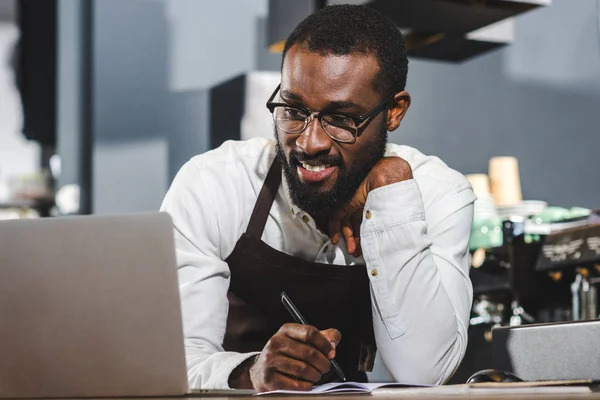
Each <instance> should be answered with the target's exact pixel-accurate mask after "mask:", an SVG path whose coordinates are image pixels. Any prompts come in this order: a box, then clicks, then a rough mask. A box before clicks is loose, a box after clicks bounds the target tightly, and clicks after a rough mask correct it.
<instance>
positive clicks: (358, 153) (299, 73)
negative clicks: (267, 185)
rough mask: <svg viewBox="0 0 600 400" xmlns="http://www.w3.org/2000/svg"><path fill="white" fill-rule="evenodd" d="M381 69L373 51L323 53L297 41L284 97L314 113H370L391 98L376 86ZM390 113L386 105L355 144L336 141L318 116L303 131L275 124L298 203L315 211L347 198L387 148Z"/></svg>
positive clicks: (323, 210)
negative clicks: (329, 134)
mask: <svg viewBox="0 0 600 400" xmlns="http://www.w3.org/2000/svg"><path fill="white" fill-rule="evenodd" d="M378 71H379V65H378V64H377V60H376V59H375V58H374V57H372V56H369V55H365V54H362V53H352V54H349V55H345V56H333V55H319V54H317V53H312V52H310V51H308V50H307V49H305V48H303V47H302V46H298V45H294V46H293V47H291V48H290V50H289V51H288V53H287V54H286V57H285V61H284V64H283V68H282V78H281V92H280V97H281V102H284V103H287V104H289V105H294V106H301V107H304V108H307V109H309V110H310V111H312V112H315V111H326V112H343V113H347V114H350V115H356V116H360V115H364V114H366V113H367V112H369V111H370V110H371V109H372V108H374V107H375V106H376V105H378V104H379V103H380V102H381V101H382V100H383V98H384V97H385V96H383V95H382V94H381V93H378V92H376V91H375V89H374V88H373V81H374V79H375V77H376V74H377V72H378ZM386 96H387V94H386ZM276 101H279V100H276ZM386 118H387V111H386V110H383V111H382V112H381V113H380V114H378V115H377V116H376V117H374V118H373V119H372V120H371V122H370V123H369V124H368V126H367V127H366V128H365V129H363V130H362V133H361V135H360V136H359V137H358V138H357V139H356V142H355V143H354V144H343V143H337V142H335V141H334V140H332V139H331V138H330V137H329V136H327V134H326V133H325V131H324V130H323V128H322V126H321V124H320V123H319V121H318V120H316V119H315V120H313V121H312V122H311V123H310V124H309V125H308V127H307V128H306V129H305V130H304V131H303V132H301V133H298V134H289V133H285V132H282V131H280V130H278V129H277V128H275V135H276V139H277V156H278V157H279V159H280V161H281V163H282V166H283V170H284V175H285V177H286V180H287V183H288V186H289V190H290V197H291V199H292V201H293V202H294V204H296V205H297V206H298V207H300V208H301V209H303V210H304V211H306V212H308V213H310V214H311V215H313V216H315V215H322V214H327V213H331V212H333V211H335V210H336V209H338V208H339V207H341V206H343V205H344V204H345V203H347V202H348V201H349V200H350V199H351V198H352V196H353V195H354V193H355V192H356V190H357V189H358V186H359V185H360V184H361V182H362V181H363V180H364V179H365V178H366V176H367V175H368V173H369V171H370V170H371V168H373V166H374V165H375V164H376V163H377V161H379V159H381V157H383V155H384V153H385V146H386V143H387V127H388V126H387V123H386ZM324 167H325V168H324ZM323 168H324V169H323Z"/></svg>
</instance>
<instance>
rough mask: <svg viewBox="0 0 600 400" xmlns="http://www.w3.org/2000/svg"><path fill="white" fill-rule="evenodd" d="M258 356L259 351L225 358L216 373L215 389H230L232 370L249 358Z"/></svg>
mask: <svg viewBox="0 0 600 400" xmlns="http://www.w3.org/2000/svg"><path fill="white" fill-rule="evenodd" d="M258 354H260V352H259V351H257V352H252V353H236V354H234V355H232V356H231V357H229V358H227V360H225V361H224V362H223V364H221V366H220V367H219V370H218V372H217V376H218V378H217V381H216V382H215V387H217V388H224V389H231V388H230V387H229V376H230V375H231V373H232V372H233V370H234V369H236V368H237V366H238V365H240V364H241V363H243V362H244V361H246V360H247V359H249V358H250V357H254V356H256V355H258Z"/></svg>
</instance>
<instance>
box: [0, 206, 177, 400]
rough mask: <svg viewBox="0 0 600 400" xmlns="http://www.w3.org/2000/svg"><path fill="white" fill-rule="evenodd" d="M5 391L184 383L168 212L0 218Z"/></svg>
mask: <svg viewBox="0 0 600 400" xmlns="http://www.w3.org/2000/svg"><path fill="white" fill-rule="evenodd" d="M0 361H1V362H0V397H12V398H15V397H105V396H161V395H181V394H184V393H185V392H186V391H187V374H186V366H185V356H184V348H183V331H182V319H181V310H180V299H179V290H178V285H177V270H176V262H175V249H174V239H173V227H172V222H171V218H170V217H169V215H168V214H164V213H153V214H139V215H121V216H82V217H68V218H48V219H41V220H17V221H2V222H0Z"/></svg>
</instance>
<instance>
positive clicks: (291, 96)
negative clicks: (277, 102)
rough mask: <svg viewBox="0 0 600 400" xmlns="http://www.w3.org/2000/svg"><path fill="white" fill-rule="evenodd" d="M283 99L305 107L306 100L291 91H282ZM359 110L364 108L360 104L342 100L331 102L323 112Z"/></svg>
mask: <svg viewBox="0 0 600 400" xmlns="http://www.w3.org/2000/svg"><path fill="white" fill-rule="evenodd" d="M281 98H282V99H283V100H287V101H291V102H294V103H297V104H301V105H304V99H303V98H302V96H300V95H299V94H296V93H294V92H291V91H289V90H283V91H281ZM349 108H352V109H358V110H361V109H362V107H361V106H359V105H358V104H356V103H354V102H352V101H349V100H340V101H330V102H329V103H328V104H327V106H326V107H325V108H324V109H323V110H321V111H335V110H343V109H349Z"/></svg>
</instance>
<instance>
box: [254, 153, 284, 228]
mask: <svg viewBox="0 0 600 400" xmlns="http://www.w3.org/2000/svg"><path fill="white" fill-rule="evenodd" d="M280 184H281V164H280V163H279V160H278V159H277V157H275V160H273V164H271V168H270V169H269V172H268V173H267V178H266V179H265V183H263V186H262V188H261V189H260V193H259V194H258V199H257V200H256V203H255V204H254V210H252V216H251V217H250V222H249V223H248V228H247V229H246V234H248V235H250V236H254V237H256V238H258V239H260V238H261V237H262V233H263V230H264V229H265V224H266V223H267V218H268V217H269V211H271V206H272V205H273V201H275V196H277V191H278V190H279V185H280Z"/></svg>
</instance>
